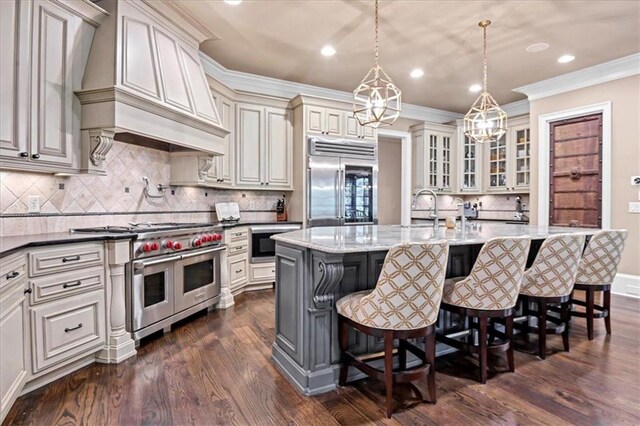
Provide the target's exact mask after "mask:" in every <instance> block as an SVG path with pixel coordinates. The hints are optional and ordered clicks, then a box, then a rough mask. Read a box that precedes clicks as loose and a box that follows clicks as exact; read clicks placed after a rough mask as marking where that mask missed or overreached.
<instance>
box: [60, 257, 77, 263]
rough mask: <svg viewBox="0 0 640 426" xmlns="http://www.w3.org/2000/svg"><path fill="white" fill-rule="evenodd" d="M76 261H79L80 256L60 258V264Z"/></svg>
mask: <svg viewBox="0 0 640 426" xmlns="http://www.w3.org/2000/svg"><path fill="white" fill-rule="evenodd" d="M76 260H80V256H73V257H63V258H62V263H67V262H75V261H76Z"/></svg>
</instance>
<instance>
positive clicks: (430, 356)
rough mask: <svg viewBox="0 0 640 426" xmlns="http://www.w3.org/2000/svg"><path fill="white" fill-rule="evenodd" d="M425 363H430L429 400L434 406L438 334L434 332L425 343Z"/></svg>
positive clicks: (428, 379) (428, 378) (428, 377)
mask: <svg viewBox="0 0 640 426" xmlns="http://www.w3.org/2000/svg"><path fill="white" fill-rule="evenodd" d="M424 354H425V361H426V362H428V363H429V375H428V376H427V387H428V388H429V398H430V400H429V401H430V402H431V403H432V404H435V403H436V332H435V330H433V331H432V332H431V334H430V335H428V336H427V338H426V339H425V343H424Z"/></svg>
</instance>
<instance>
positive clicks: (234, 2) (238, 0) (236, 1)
mask: <svg viewBox="0 0 640 426" xmlns="http://www.w3.org/2000/svg"><path fill="white" fill-rule="evenodd" d="M224 2H225V3H226V4H230V5H231V6H237V5H239V4H240V3H242V0H224Z"/></svg>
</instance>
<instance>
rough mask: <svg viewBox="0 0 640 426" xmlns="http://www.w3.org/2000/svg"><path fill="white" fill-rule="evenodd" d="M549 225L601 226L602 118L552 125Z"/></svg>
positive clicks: (565, 121) (595, 116) (575, 120)
mask: <svg viewBox="0 0 640 426" xmlns="http://www.w3.org/2000/svg"><path fill="white" fill-rule="evenodd" d="M550 127H551V139H550V140H551V155H550V157H549V158H550V161H551V164H550V174H551V176H550V180H549V182H550V188H549V194H550V197H549V224H550V225H556V226H580V227H585V228H600V227H601V226H602V114H594V115H588V116H583V117H576V118H572V119H568V120H561V121H556V122H552V123H551V125H550Z"/></svg>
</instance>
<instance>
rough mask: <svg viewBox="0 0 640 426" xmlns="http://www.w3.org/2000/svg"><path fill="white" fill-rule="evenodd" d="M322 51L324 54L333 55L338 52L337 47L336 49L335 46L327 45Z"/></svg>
mask: <svg viewBox="0 0 640 426" xmlns="http://www.w3.org/2000/svg"><path fill="white" fill-rule="evenodd" d="M320 53H322V54H323V55H324V56H333V55H335V54H336V49H334V48H333V46H329V45H326V46H325V47H323V48H322V50H321V51H320Z"/></svg>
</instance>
